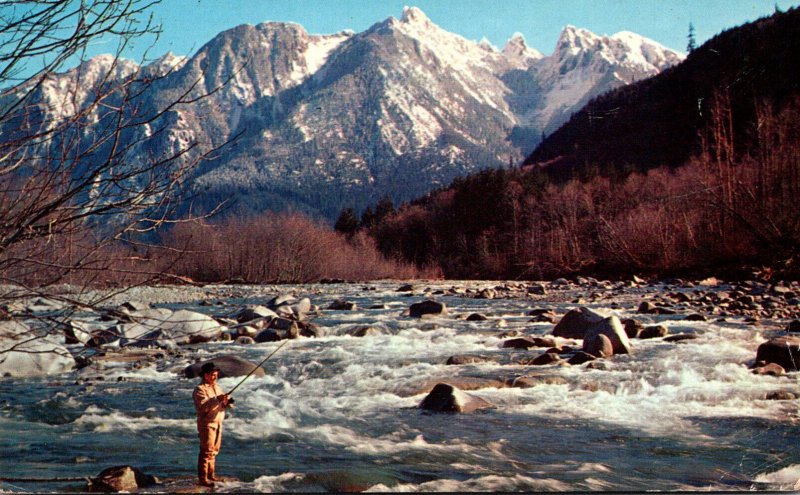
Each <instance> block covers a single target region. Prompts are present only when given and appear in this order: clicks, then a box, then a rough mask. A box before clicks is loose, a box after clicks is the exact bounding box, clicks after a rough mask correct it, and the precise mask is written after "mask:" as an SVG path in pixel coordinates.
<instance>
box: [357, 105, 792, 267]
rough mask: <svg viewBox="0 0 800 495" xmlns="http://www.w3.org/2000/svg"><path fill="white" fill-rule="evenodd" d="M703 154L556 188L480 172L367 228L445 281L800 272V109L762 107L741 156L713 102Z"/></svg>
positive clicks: (526, 177) (537, 173)
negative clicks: (440, 273)
mask: <svg viewBox="0 0 800 495" xmlns="http://www.w3.org/2000/svg"><path fill="white" fill-rule="evenodd" d="M713 112H714V118H713V119H712V120H711V122H712V123H711V125H710V126H709V127H708V129H706V130H705V132H704V133H703V139H702V142H703V147H702V149H701V150H700V153H698V154H697V155H696V156H694V157H693V158H691V159H690V160H689V161H688V162H687V163H686V164H685V165H684V166H682V167H678V168H674V167H668V166H662V167H658V168H654V169H651V170H649V171H647V172H636V173H631V174H628V175H627V176H621V175H614V174H612V175H611V176H602V175H599V174H595V175H591V172H588V171H587V172H586V174H585V175H584V176H582V177H578V178H574V179H568V180H564V179H560V178H558V177H555V178H554V177H551V176H549V175H548V173H547V171H546V169H543V168H539V167H526V168H524V169H512V170H492V171H484V172H481V173H479V174H475V175H472V176H470V177H467V178H464V179H459V180H457V181H455V182H454V183H453V185H452V186H451V187H450V188H448V189H445V190H440V191H436V192H433V193H431V194H429V195H428V196H426V197H424V198H422V199H420V200H417V201H415V202H413V203H409V204H406V205H403V206H402V207H401V208H400V209H399V210H398V211H397V212H396V213H394V214H392V215H389V216H387V217H386V218H384V219H383V220H382V221H381V222H379V223H378V224H377V225H375V226H374V227H372V228H371V229H370V232H371V234H372V236H373V237H374V238H375V239H376V241H377V243H378V246H379V248H380V249H381V251H382V252H383V253H384V254H386V255H387V256H390V257H399V258H402V259H405V260H408V261H411V262H414V263H416V264H418V265H420V266H428V265H432V264H435V265H438V266H439V267H441V269H442V271H443V273H444V275H445V277H448V278H480V279H507V278H511V279H541V278H551V277H558V276H564V275H570V274H587V275H596V276H604V277H615V276H626V275H631V274H640V275H650V276H676V275H689V276H691V275H705V274H729V275H731V276H737V275H742V276H744V275H746V273H744V272H741V271H740V269H742V268H743V267H754V266H755V267H761V266H769V267H773V268H782V269H789V270H795V273H796V271H797V266H796V264H795V265H793V263H796V262H797V254H798V252H797V250H798V246H800V209H798V208H797V198H798V197H800V196H798V195H800V125H798V124H800V100H794V101H792V102H791V103H789V104H786V105H784V107H783V109H781V110H776V109H775V107H774V106H772V105H770V104H767V103H764V104H762V105H759V106H758V107H757V123H758V124H757V128H755V129H753V132H754V138H753V147H752V148H751V150H750V152H749V153H746V154H741V153H739V154H737V153H734V151H733V149H734V146H735V140H736V139H735V136H736V134H735V132H734V131H733V129H732V127H731V126H732V122H733V120H735V119H734V117H733V113H732V112H733V110H732V108H731V106H730V102H729V100H728V99H726V98H725V97H724V96H718V97H716V98H715V101H714V105H713Z"/></svg>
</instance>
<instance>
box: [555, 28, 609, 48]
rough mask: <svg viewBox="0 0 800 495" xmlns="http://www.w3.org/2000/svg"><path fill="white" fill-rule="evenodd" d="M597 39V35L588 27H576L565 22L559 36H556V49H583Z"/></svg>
mask: <svg viewBox="0 0 800 495" xmlns="http://www.w3.org/2000/svg"><path fill="white" fill-rule="evenodd" d="M599 39H600V37H599V36H597V35H596V34H594V33H593V32H591V31H589V30H588V29H583V28H577V27H575V26H573V25H571V24H567V25H566V26H564V29H563V30H562V31H561V36H559V38H558V44H557V45H556V51H561V52H563V51H565V50H569V51H579V50H585V49H586V48H589V47H591V46H593V45H594V44H595V43H596V42H597V41H598V40H599Z"/></svg>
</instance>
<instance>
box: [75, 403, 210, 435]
mask: <svg viewBox="0 0 800 495" xmlns="http://www.w3.org/2000/svg"><path fill="white" fill-rule="evenodd" d="M74 423H75V424H76V425H78V426H85V427H87V428H91V429H92V431H94V432H111V431H126V430H127V431H133V432H139V431H145V430H151V429H154V428H169V429H176V428H177V429H181V430H190V431H195V430H196V429H197V422H196V420H195V419H194V417H192V418H191V419H165V418H158V417H134V416H129V415H127V414H124V413H121V412H119V411H104V410H102V409H100V408H97V407H92V406H90V407H88V408H87V409H86V411H85V412H84V413H83V414H82V415H81V416H80V417H79V418H77V419H76V420H75V422H74Z"/></svg>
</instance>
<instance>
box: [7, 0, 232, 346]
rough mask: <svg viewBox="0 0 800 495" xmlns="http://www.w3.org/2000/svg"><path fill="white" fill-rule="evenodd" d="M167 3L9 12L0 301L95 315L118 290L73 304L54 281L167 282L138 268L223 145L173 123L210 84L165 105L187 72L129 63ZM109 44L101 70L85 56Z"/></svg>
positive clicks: (40, 1)
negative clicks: (90, 309) (174, 76)
mask: <svg viewBox="0 0 800 495" xmlns="http://www.w3.org/2000/svg"><path fill="white" fill-rule="evenodd" d="M158 1H159V0H11V1H4V2H3V3H2V4H0V283H3V284H4V285H3V288H2V289H0V302H6V303H8V302H9V300H10V299H13V298H17V297H28V296H30V295H33V294H46V295H48V296H50V297H55V296H60V297H62V299H69V300H70V302H78V301H77V299H81V302H80V304H84V305H90V306H91V305H96V304H99V303H100V302H101V301H102V300H103V299H102V297H108V293H106V296H97V297H96V298H94V299H88V300H87V299H86V298H85V297H83V298H78V297H76V298H74V300H73V298H72V297H69V296H65V294H64V293H61V294H56V291H55V290H54V289H53V287H54V285H55V284H64V283H70V284H72V285H73V286H77V292H74V291H73V294H83V293H84V292H86V291H84V290H83V289H84V288H86V287H88V286H90V285H97V284H99V283H104V282H111V281H115V282H117V283H119V282H122V286H121V287H120V290H123V289H124V288H125V287H128V286H130V284H132V283H144V282H146V281H148V280H152V279H153V278H154V277H163V276H164V274H165V273H166V271H165V268H164V267H163V266H162V267H160V268H159V269H153V266H155V265H153V264H152V263H148V264H147V265H145V266H147V267H148V268H142V266H140V265H139V264H137V263H138V262H139V261H143V260H146V259H147V258H148V257H149V256H150V255H151V254H152V251H153V249H154V246H152V245H150V244H149V243H148V242H147V240H148V234H149V233H152V232H153V231H155V230H156V229H158V228H159V227H161V226H163V225H164V224H165V223H171V222H176V221H186V220H187V219H185V218H184V219H183V220H179V219H178V218H177V216H176V205H177V201H176V200H177V199H178V198H181V197H182V194H183V192H184V189H185V182H186V180H185V179H186V177H187V173H188V172H189V171H190V170H192V169H193V167H195V166H196V165H197V164H198V163H199V162H201V161H202V160H204V159H205V158H206V157H208V155H209V154H210V153H212V152H213V151H215V149H214V147H213V146H212V145H211V144H210V143H204V142H199V141H197V140H185V139H178V138H176V136H173V135H172V134H171V131H170V127H169V122H170V120H171V119H172V120H173V121H174V119H175V118H179V116H180V112H181V109H182V108H184V107H185V106H186V105H191V104H192V103H194V102H196V101H197V100H198V99H199V98H203V97H204V96H207V95H208V94H209V93H208V92H205V93H203V94H200V87H201V86H200V85H199V84H198V83H199V82H200V81H195V82H194V84H191V83H190V84H189V87H185V88H181V89H180V91H179V92H178V94H177V96H176V97H173V98H171V99H170V101H161V100H159V99H158V98H154V97H153V96H152V93H153V92H152V91H151V90H152V89H153V88H154V87H156V86H157V85H158V84H159V82H160V81H161V80H162V79H163V78H164V77H166V76H167V75H168V74H169V73H170V72H171V71H174V70H177V69H178V67H179V65H178V63H174V64H171V63H166V62H164V63H159V64H150V65H142V66H140V65H138V64H136V63H134V62H131V61H129V60H125V59H123V58H121V56H120V55H121V54H122V53H123V52H124V51H125V50H126V49H127V48H128V47H130V45H131V43H134V42H142V43H148V44H149V43H152V41H153V40H154V39H155V37H156V36H157V35H158V32H159V29H160V28H159V26H158V25H156V24H155V23H154V21H153V17H152V15H151V14H149V12H150V9H151V8H152V7H153V6H154V4H156V3H158ZM101 40H102V41H103V42H104V43H108V42H112V43H115V44H116V49H115V53H114V54H112V55H107V56H102V57H98V58H95V59H92V60H89V59H88V57H87V52H86V48H87V47H88V46H89V44H91V43H96V42H98V41H101ZM78 62H80V64H79V65H78V66H77V67H75V68H73V69H71V70H69V71H68V72H62V73H58V71H62V70H63V69H64V68H65V67H66V66H67V64H70V65H72V64H76V63H78ZM217 89H219V88H217ZM213 91H216V89H215V90H212V92H213ZM164 142H168V143H170V144H171V146H164V145H163V143H164ZM159 144H160V145H159ZM165 149H166V150H168V151H163V150H165ZM112 279H113V280H112ZM2 352H3V349H2V348H0V355H1V354H2Z"/></svg>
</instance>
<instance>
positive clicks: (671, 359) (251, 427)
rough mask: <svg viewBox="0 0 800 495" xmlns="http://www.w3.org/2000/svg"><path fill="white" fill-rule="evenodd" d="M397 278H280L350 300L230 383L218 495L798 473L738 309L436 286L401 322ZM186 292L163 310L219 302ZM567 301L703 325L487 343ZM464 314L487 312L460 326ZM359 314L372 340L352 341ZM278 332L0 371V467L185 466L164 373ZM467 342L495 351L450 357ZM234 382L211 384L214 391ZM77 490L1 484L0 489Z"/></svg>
mask: <svg viewBox="0 0 800 495" xmlns="http://www.w3.org/2000/svg"><path fill="white" fill-rule="evenodd" d="M484 285H486V284H484ZM398 286H399V284H398V283H390V282H376V283H370V284H334V285H303V286H291V287H280V288H277V289H276V290H280V291H281V292H294V293H295V294H296V295H298V296H300V297H310V298H311V300H312V302H313V303H314V304H316V305H318V306H319V307H321V308H323V309H324V308H326V307H327V306H328V305H329V304H330V303H331V302H332V301H334V300H336V299H346V300H348V301H351V302H355V303H356V304H357V305H358V309H357V310H355V311H331V310H324V311H323V313H322V315H321V316H320V317H318V318H316V319H315V320H314V323H315V324H316V325H318V326H320V327H322V328H324V329H325V331H326V336H324V337H322V338H305V337H301V338H299V339H297V340H293V341H291V342H290V343H289V344H288V345H286V346H285V347H284V348H283V349H281V350H280V351H279V352H278V353H277V354H275V355H274V356H273V357H272V358H271V359H270V360H269V361H268V362H267V363H266V364H265V365H264V368H265V370H266V372H267V374H266V376H264V377H258V378H251V379H249V380H248V381H246V382H245V383H244V384H243V385H242V386H241V387H239V389H238V390H237V391H236V393H235V398H236V406H235V408H234V409H233V410H232V411H231V412H230V413H229V414H228V417H227V419H226V421H225V426H224V437H223V446H222V451H221V452H220V454H219V457H218V461H217V471H218V472H219V473H221V474H224V475H228V476H233V477H236V478H238V479H239V480H240V481H238V482H230V483H224V484H221V485H220V486H218V487H217V490H216V491H248V492H253V491H256V492H275V491H277V492H291V491H298V492H310V491H311V492H313V491H364V490H368V491H393V492H398V491H427V492H429V491H450V492H455V491H457V492H463V491H536V492H542V491H649V490H691V491H697V490H713V491H723V490H724V491H728V490H735V491H738V490H742V491H747V490H788V491H791V490H793V489H794V486H795V483H796V482H797V481H798V479H799V478H800V445H798V441H797V439H798V437H800V422H799V421H798V412H797V406H798V401H797V400H767V399H766V396H767V395H768V394H769V393H771V392H776V391H788V392H792V393H794V394H795V395H800V387H798V383H797V374H796V373H790V374H788V375H784V376H781V377H774V376H759V375H754V374H752V373H751V371H750V370H749V369H748V368H747V365H749V364H751V363H752V361H753V360H754V357H755V352H756V349H757V347H758V345H759V344H760V343H762V342H764V341H766V340H767V338H768V337H769V336H771V333H770V332H771V331H772V330H769V329H768V328H764V327H760V326H754V325H750V324H748V322H745V321H743V320H742V319H738V318H727V319H726V320H727V321H722V322H721V321H717V320H715V319H713V318H711V319H709V320H708V321H686V320H685V319H684V316H685V315H681V314H678V315H641V314H637V313H636V305H637V303H638V300H640V299H641V298H642V297H645V294H644V293H642V294H632V296H631V297H630V298H629V300H628V302H624V301H623V302H621V303H619V304H612V301H613V300H612V299H606V300H603V301H602V302H600V303H580V304H577V303H575V302H574V301H560V302H552V301H549V300H548V297H547V296H544V297H540V298H539V299H538V300H535V301H534V300H530V299H477V298H472V297H466V296H459V295H438V296H436V299H437V300H439V301H441V302H444V303H445V304H446V305H447V308H448V315H447V316H444V317H436V318H430V319H418V318H409V317H407V316H402V315H401V313H402V312H403V311H404V310H406V309H407V308H408V307H409V305H410V304H412V303H414V302H418V301H420V300H423V299H424V298H425V296H424V295H423V294H420V293H416V294H411V295H409V294H408V293H403V292H398V291H397V288H398ZM427 286H430V287H432V289H434V290H435V289H437V288H442V289H444V288H449V287H452V286H453V283H451V282H448V283H438V284H435V283H433V284H427ZM176 290H180V289H176ZM653 290H658V289H657V288H656V289H653ZM268 294H269V291H268V290H266V289H265V290H264V291H262V292H252V293H246V294H239V296H240V297H235V298H231V299H227V300H225V301H224V302H225V303H227V304H228V306H225V307H227V308H228V310H230V309H231V308H235V307H238V306H241V305H244V304H264V303H265V302H266V297H267V295H268ZM276 294H277V293H276V292H273V293H271V295H276ZM629 295H630V294H629ZM199 302H200V301H195V302H194V303H191V304H180V305H176V304H170V305H166V306H168V307H170V308H171V309H176V308H179V307H180V308H188V309H192V310H197V311H200V312H205V313H208V314H219V313H220V312H222V311H223V310H222V309H220V308H221V306H200V305H199V304H198V303H199ZM380 305H384V306H380ZM376 306H380V307H378V308H376V309H369V308H373V307H376ZM578 306H586V307H589V308H592V309H600V310H605V311H606V312H609V313H611V314H616V315H618V316H620V318H628V317H634V318H636V319H638V320H639V321H642V322H643V323H645V324H653V323H660V324H663V325H665V326H667V327H668V328H669V329H670V333H688V334H694V335H696V336H697V338H696V339H693V340H688V341H684V342H681V343H671V342H666V341H664V340H662V339H648V340H639V339H633V340H632V341H631V342H632V346H633V353H632V354H630V355H622V356H614V357H612V358H610V359H606V360H603V363H604V364H601V365H598V366H594V367H587V366H586V365H580V366H560V365H548V366H524V365H519V364H514V362H515V360H517V359H518V358H521V357H524V356H535V355H537V354H538V353H540V352H542V351H543V350H544V349H531V350H528V351H525V350H512V349H504V348H502V347H501V343H502V341H503V337H502V336H501V334H502V333H503V332H508V331H513V330H519V331H521V332H522V333H524V334H527V335H541V336H544V335H547V334H549V333H550V332H551V331H552V328H553V324H552V323H546V322H545V323H537V322H532V321H531V319H532V317H531V316H530V315H529V312H530V311H531V310H533V309H536V308H550V309H553V310H555V311H556V313H558V314H559V316H560V315H563V314H564V313H565V312H566V311H567V310H569V309H570V308H574V307H578ZM474 312H477V313H482V314H484V315H486V316H487V317H488V319H487V320H485V321H467V320H466V318H465V316H466V315H469V314H471V313H474ZM364 325H370V326H373V327H375V328H376V329H377V330H378V334H376V335H369V336H366V337H354V336H351V335H350V331H351V330H352V329H353V328H355V327H358V326H364ZM278 345H279V344H278V343H263V344H255V345H236V344H232V343H229V342H217V343H207V344H199V345H194V346H189V349H187V350H186V351H185V352H183V353H182V354H183V357H181V356H178V357H176V358H175V359H174V360H173V361H172V362H170V363H168V364H166V365H164V364H161V365H156V364H153V365H148V366H144V367H142V368H140V369H130V367H129V366H124V365H123V364H119V365H113V364H109V365H108V366H107V367H106V368H105V369H104V370H103V373H102V376H101V377H97V376H93V377H92V376H87V375H86V373H88V372H87V371H85V370H82V371H73V372H70V373H68V374H64V375H58V376H49V377H44V378H35V379H31V378H28V379H21V378H0V432H2V435H0V451H2V456H1V457H0V476H2V477H8V478H12V477H15V478H26V477H27V478H56V477H76V476H78V477H80V476H87V477H89V476H96V475H97V474H98V473H99V472H100V471H101V470H103V469H105V468H107V467H110V466H115V465H125V464H129V465H132V466H135V467H138V468H139V469H141V470H143V471H144V472H146V473H148V474H153V475H156V476H158V477H159V478H162V479H169V478H178V477H193V476H194V474H195V466H196V457H197V433H196V428H195V419H194V410H193V406H192V401H191V393H192V389H193V388H194V386H195V385H196V383H197V380H196V379H194V380H192V379H187V378H183V377H181V376H180V375H179V373H178V372H179V371H180V370H181V369H182V368H183V367H185V366H186V365H188V364H191V362H193V360H194V359H195V358H196V357H197V355H196V354H195V353H199V355H200V357H213V356H216V355H220V354H236V355H239V356H241V357H244V358H246V359H248V360H251V361H253V362H259V361H260V360H261V359H263V358H264V357H266V355H267V354H269V353H270V352H271V351H272V350H274V349H275V348H276V347H277V346H278ZM189 351H191V352H189ZM462 354H470V355H480V356H486V357H489V358H492V360H491V361H488V362H483V363H477V364H468V365H460V366H454V365H446V364H445V363H446V361H447V359H448V358H449V357H450V356H453V355H462ZM95 374H96V373H95ZM518 376H527V377H531V378H532V379H534V380H538V382H537V383H538V384H537V385H536V386H532V387H529V388H514V387H502V388H496V387H485V388H478V389H475V390H469V391H467V393H469V394H472V395H475V396H478V397H480V398H482V399H485V400H486V401H488V402H490V403H491V404H493V405H494V406H495V407H494V408H491V409H485V410H481V411H477V412H474V413H470V414H436V413H429V412H425V411H422V410H420V409H418V408H417V407H416V406H417V405H418V404H419V403H420V401H421V400H422V399H423V398H424V397H425V395H426V394H425V390H429V389H430V386H431V385H432V384H435V383H437V382H440V381H441V382H447V381H448V380H453V379H454V377H459V378H460V379H462V380H463V379H465V378H470V377H471V378H476V379H477V378H499V379H508V378H513V377H518ZM100 378H102V379H100ZM238 381H239V378H224V379H222V380H221V381H220V384H221V385H222V387H223V389H226V390H228V389H230V388H232V387H233V386H234V385H236V384H237V383H238ZM426 387H427V388H426ZM84 487H85V485H84V484H81V483H79V482H72V483H70V482H66V483H44V482H42V483H25V484H24V485H23V484H20V483H14V482H7V483H2V482H0V490H1V491H4V492H15V491H21V490H32V491H48V492H52V491H76V490H82V489H83V488H84ZM150 491H158V487H156V488H154V489H152V490H150Z"/></svg>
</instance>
